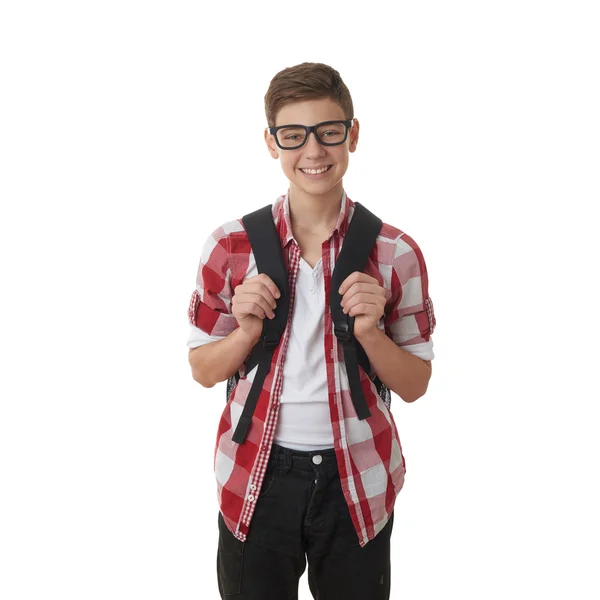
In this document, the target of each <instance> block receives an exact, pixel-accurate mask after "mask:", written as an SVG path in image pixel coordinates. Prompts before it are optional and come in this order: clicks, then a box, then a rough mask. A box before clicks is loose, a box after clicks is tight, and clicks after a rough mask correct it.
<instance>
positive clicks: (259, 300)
mask: <svg viewBox="0 0 600 600" xmlns="http://www.w3.org/2000/svg"><path fill="white" fill-rule="evenodd" d="M239 301H240V302H241V303H244V304H256V305H257V306H260V308H261V309H262V311H263V312H264V313H265V314H266V315H268V316H269V317H270V318H273V317H274V316H275V313H274V312H273V308H272V307H271V305H270V304H269V303H268V302H267V301H266V299H265V298H264V297H263V296H262V295H261V294H249V293H244V294H240V297H239Z"/></svg>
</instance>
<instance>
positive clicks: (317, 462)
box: [312, 454, 323, 465]
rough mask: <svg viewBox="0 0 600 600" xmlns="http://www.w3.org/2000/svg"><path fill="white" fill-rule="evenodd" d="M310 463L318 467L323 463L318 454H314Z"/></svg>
mask: <svg viewBox="0 0 600 600" xmlns="http://www.w3.org/2000/svg"><path fill="white" fill-rule="evenodd" d="M312 461H313V462H314V463H315V465H320V464H321V463H322V462H323V457H322V456H321V455H320V454H315V455H314V456H313V457H312Z"/></svg>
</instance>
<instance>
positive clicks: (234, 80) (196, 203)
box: [0, 0, 600, 600]
mask: <svg viewBox="0 0 600 600" xmlns="http://www.w3.org/2000/svg"><path fill="white" fill-rule="evenodd" d="M593 4H595V3H593V2H587V3H586V2H576V1H573V0H571V1H570V2H566V1H563V2H533V1H526V0H518V1H507V0H504V1H502V2H479V1H474V0H473V1H471V2H467V1H459V2H451V3H450V2H418V3H395V4H394V5H393V6H394V8H393V9H392V8H391V6H392V4H391V3H389V4H388V3H387V2H386V3H379V2H368V3H360V4H357V5H356V6H353V5H352V4H349V3H347V2H328V3H325V4H322V3H317V2H306V3H303V4H290V3H285V2H278V3H275V2H269V3H267V2H263V3H258V4H256V3H253V2H248V3H242V2H231V1H230V2H226V3H214V2H213V3H200V2H178V1H174V0H171V1H170V2H164V1H163V2H135V1H132V0H119V1H118V2H116V1H108V0H104V1H103V2H75V1H72V2H65V1H57V2H27V1H21V2H6V3H3V4H2V8H1V9H0V69H1V70H0V85H1V87H2V90H1V94H0V103H1V107H0V108H1V110H0V185H1V189H0V197H1V200H2V208H1V215H0V257H1V258H0V260H1V286H2V290H3V291H2V293H1V296H0V302H1V305H2V309H1V311H0V327H1V330H0V331H1V335H0V344H1V352H2V356H1V369H2V375H1V377H0V386H1V389H0V396H1V414H0V486H1V487H2V490H1V494H0V502H1V504H2V507H1V510H0V565H1V575H0V596H1V597H2V598H3V599H4V600H21V599H32V600H33V599H35V600H40V599H45V598H51V597H56V598H61V599H62V600H81V599H85V600H97V599H98V600H108V599H111V600H131V599H137V598H139V599H144V600H155V599H156V600H158V599H160V600H163V599H164V600H167V599H168V600H171V599H177V600H188V599H190V600H191V599H198V598H200V599H207V600H213V599H215V600H218V592H217V583H216V547H217V510H218V507H217V499H216V482H215V480H214V475H213V471H212V468H213V452H214V444H215V436H216V428H217V424H218V419H219V417H220V415H221V412H222V410H223V407H224V404H225V384H224V383H223V384H220V385H218V386H216V387H214V388H212V389H209V390H207V389H204V388H202V387H201V386H200V385H199V384H198V383H196V382H195V381H193V379H192V377H191V373H190V367H189V364H188V356H187V352H188V349H187V346H186V340H187V334H188V324H187V308H188V302H189V299H190V296H191V293H192V291H193V289H194V284H195V277H196V270H197V266H198V260H199V258H200V252H201V248H202V244H203V242H204V240H205V239H206V237H207V236H208V235H209V233H210V232H211V231H213V230H214V229H215V228H216V227H217V226H218V225H220V224H221V223H223V222H225V221H228V220H231V219H234V218H239V217H241V216H242V215H243V214H245V213H246V212H250V211H251V210H254V209H256V208H259V207H261V206H264V205H265V204H268V203H272V202H274V201H275V200H276V198H277V197H278V196H279V195H281V194H284V193H285V192H286V189H287V180H286V179H285V177H284V175H283V172H282V170H281V168H280V166H279V163H278V162H277V161H274V160H273V159H272V158H271V157H270V156H269V154H268V153H267V150H266V147H265V145H264V141H263V128H264V127H265V126H266V120H265V115H264V95H265V93H266V91H267V88H268V85H269V82H270V80H271V78H272V77H273V76H274V75H275V74H276V73H277V72H278V71H280V70H281V69H283V68H285V67H288V66H292V65H294V64H298V63H300V62H304V61H315V62H324V63H327V64H329V65H331V66H333V67H334V68H336V69H337V70H338V71H339V72H340V74H341V75H342V78H343V79H344V81H345V83H346V84H347V85H348V87H349V88H350V91H351V93H352V96H353V100H354V107H355V116H356V117H357V118H358V119H359V122H360V126H361V128H360V139H359V145H358V149H357V151H356V152H355V153H354V154H351V155H350V167H349V170H348V173H347V175H346V177H345V178H344V186H345V189H346V191H347V193H348V195H349V196H350V198H351V199H352V200H355V201H359V202H361V203H363V204H365V205H366V206H368V207H369V208H370V209H371V210H373V212H375V213H376V214H378V215H379V216H380V217H381V218H382V219H384V221H386V222H389V223H391V224H393V225H394V226H396V227H398V228H400V229H402V230H404V231H406V232H407V233H409V234H410V235H411V236H412V237H413V238H414V239H415V240H416V241H417V243H418V244H419V245H420V247H421V249H422V251H423V253H424V256H425V259H426V262H427V267H428V271H429V278H430V293H431V297H432V299H433V302H434V306H435V311H436V318H437V329H436V331H435V334H434V338H433V339H434V349H435V353H436V358H435V360H434V361H433V377H432V380H431V382H430V386H429V390H428V392H427V394H426V396H424V397H423V398H421V399H419V400H418V401H417V402H415V403H414V404H412V405H410V404H406V403H404V402H403V401H402V400H401V399H400V398H398V397H397V396H394V398H393V401H392V410H393V412H394V415H395V418H396V421H397V423H398V427H399V431H400V436H401V441H402V445H403V452H404V455H405V458H406V462H407V475H406V483H405V486H404V488H403V490H402V492H401V493H400V496H399V497H398V501H397V505H396V520H395V524H394V533H393V536H392V544H393V556H392V564H393V574H392V596H391V597H392V598H398V599H400V598H402V599H406V600H408V599H410V600H430V599H433V598H461V599H462V600H481V599H482V598H485V599H486V600H495V599H505V598H514V599H527V600H529V599H531V598H545V599H550V598H552V599H554V598H556V599H564V598H576V599H577V600H588V599H590V600H591V599H597V598H598V597H599V596H600V585H599V583H598V577H597V568H598V564H599V562H600V561H599V558H600V557H599V550H598V539H599V536H600V527H599V518H598V506H599V505H600V497H599V492H598V488H599V486H598V477H599V476H598V473H599V470H598V463H599V459H600V452H599V444H598V428H599V421H598V417H597V415H598V411H597V407H598V402H599V400H600V397H599V396H600V394H599V392H598V385H597V377H596V369H597V362H598V350H597V345H596V340H597V336H598V317H597V315H598V304H599V300H600V298H599V297H598V294H597V292H596V289H595V288H596V283H597V278H598V267H597V263H598V258H599V257H600V256H599V255H600V253H599V252H598V248H597V246H596V242H595V240H594V239H593V234H594V233H596V231H595V230H596V228H597V217H596V216H593V215H595V214H597V213H595V212H594V211H595V209H596V205H597V204H598V202H599V201H600V193H599V172H598V171H599V164H600V162H599V159H600V151H599V139H600V119H599V110H598V107H599V106H600V90H599V81H598V74H599V72H600V69H599V64H598V63H599V61H598V56H600V48H599V43H598V28H599V24H600V23H599V21H598V18H597V15H596V14H594V13H593V10H592V9H593ZM392 11H393V12H392ZM309 598H310V593H309V591H308V586H307V583H306V575H304V576H303V578H302V580H301V582H300V599H309Z"/></svg>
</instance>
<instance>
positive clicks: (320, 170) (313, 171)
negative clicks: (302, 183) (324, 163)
mask: <svg viewBox="0 0 600 600" xmlns="http://www.w3.org/2000/svg"><path fill="white" fill-rule="evenodd" d="M327 169H329V167H323V168H322V169H300V170H301V171H304V173H309V174H310V175H318V174H319V173H324V172H325V171H327Z"/></svg>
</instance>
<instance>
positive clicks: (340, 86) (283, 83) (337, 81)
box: [265, 62, 354, 127]
mask: <svg viewBox="0 0 600 600" xmlns="http://www.w3.org/2000/svg"><path fill="white" fill-rule="evenodd" d="M320 98H330V99H331V100H333V101H334V102H337V104H339V105H340V107H341V108H342V110H343V111H344V116H345V118H346V119H353V118H354V106H353V105H352V98H351V96H350V91H349V90H348V88H347V87H346V84H345V83H344V82H343V81H342V78H341V76H340V74H339V73H338V72H337V71H336V70H335V69H334V68H332V67H330V66H329V65H325V64H323V63H314V62H303V63H301V64H299V65H295V66H293V67H288V68H286V69H283V71H279V73H277V75H275V77H273V79H271V83H270V84H269V89H268V90H267V93H266V94H265V113H266V116H267V123H268V126H269V127H275V118H276V116H277V113H278V112H279V111H280V110H281V109H282V108H283V107H284V106H286V105H287V104H291V103H292V102H300V101H302V100H316V99H320Z"/></svg>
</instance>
